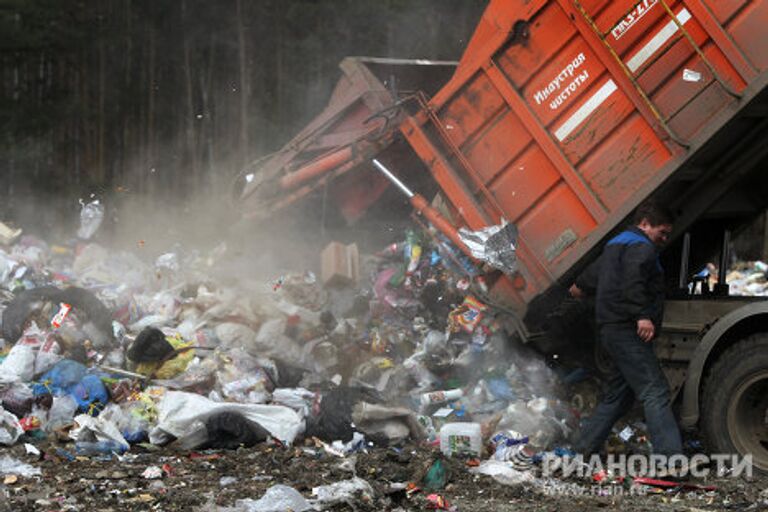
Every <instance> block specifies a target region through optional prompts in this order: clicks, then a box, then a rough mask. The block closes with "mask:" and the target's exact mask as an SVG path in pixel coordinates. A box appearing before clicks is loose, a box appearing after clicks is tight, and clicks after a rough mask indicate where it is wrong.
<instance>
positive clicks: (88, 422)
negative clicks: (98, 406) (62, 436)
mask: <svg viewBox="0 0 768 512" xmlns="http://www.w3.org/2000/svg"><path fill="white" fill-rule="evenodd" d="M69 437H70V438H71V439H73V440H75V441H86V442H89V441H115V442H116V443H120V444H121V445H123V446H125V447H126V449H127V448H129V447H130V446H129V444H128V441H126V440H125V438H124V437H123V434H121V433H120V430H119V429H118V428H117V425H115V424H114V423H113V422H112V421H109V420H108V419H105V418H102V417H101V416H99V417H98V418H94V417H93V416H88V415H87V414H80V415H78V416H76V417H75V428H73V429H72V430H70V431H69Z"/></svg>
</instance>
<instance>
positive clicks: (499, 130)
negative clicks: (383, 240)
mask: <svg viewBox="0 0 768 512" xmlns="http://www.w3.org/2000/svg"><path fill="white" fill-rule="evenodd" d="M766 27H768V0H676V1H673V0H639V1H638V0H492V1H491V2H490V3H489V5H488V7H487V9H486V11H485V13H484V14H483V16H482V19H481V20H480V21H479V23H478V26H477V28H476V31H475V34H474V35H473V37H472V39H471V40H470V42H469V44H468V46H467V48H466V50H465V53H464V55H463V56H462V58H461V60H460V62H459V63H458V64H457V65H455V67H454V64H452V63H429V62H422V61H398V60H391V59H389V60H388V59H347V60H345V62H344V63H343V66H342V69H343V71H344V77H343V78H342V80H341V81H340V82H339V85H338V86H337V88H336V90H335V92H334V96H333V97H332V99H331V101H330V102H329V105H328V107H327V108H326V110H325V111H324V112H322V113H321V114H320V115H319V116H318V118H316V119H315V120H314V121H313V122H312V123H311V124H310V125H309V126H308V127H307V129H305V130H304V131H302V133H301V134H299V136H297V137H296V138H295V139H294V140H292V141H291V142H290V143H289V144H287V145H286V146H285V147H284V148H283V150H281V151H280V152H278V153H277V154H275V155H273V156H272V157H271V158H269V159H267V160H265V161H262V162H259V163H258V165H257V166H256V167H254V168H253V169H252V170H251V171H249V176H250V178H249V179H248V181H249V183H248V185H247V186H246V188H245V190H244V193H243V206H244V208H245V212H246V215H247V216H254V217H256V216H259V215H263V214H264V212H270V213H272V212H274V211H276V210H277V209H279V208H280V207H284V206H286V205H289V204H291V203H293V202H295V201H297V200H298V199H300V198H304V197H308V196H310V195H311V194H313V193H314V192H315V191H317V190H318V189H320V188H326V187H328V185H331V186H330V187H328V190H330V191H331V192H330V193H331V194H334V196H333V199H332V201H333V204H334V205H336V206H337V207H338V208H339V210H340V211H341V212H342V214H343V215H344V216H345V217H346V218H347V219H349V220H355V219H357V218H359V217H361V216H363V215H364V213H365V211H366V209H367V208H369V207H370V206H371V205H372V204H374V203H375V202H376V201H377V200H378V199H379V198H380V197H381V196H382V194H384V193H385V191H386V190H387V188H388V187H390V184H389V182H388V181H387V179H386V178H384V177H383V176H382V175H381V174H379V173H378V172H377V171H376V170H375V169H374V168H373V166H372V165H371V163H370V162H371V159H372V158H373V157H376V158H377V159H378V160H379V161H381V162H382V163H384V164H385V165H387V166H388V167H389V168H390V169H392V170H393V172H394V173H395V174H397V177H398V178H399V179H400V180H401V181H402V182H404V183H406V184H412V185H413V187H414V188H416V189H417V190H416V191H417V192H418V191H419V187H424V188H426V189H429V190H430V191H431V190H438V192H439V194H440V196H441V197H442V199H443V205H444V207H443V209H442V212H443V215H444V217H446V218H447V219H448V222H447V223H445V224H446V225H447V227H446V226H445V225H443V226H439V227H442V229H444V230H446V231H448V233H446V234H448V235H451V233H450V231H451V230H452V229H458V228H459V227H468V228H470V229H472V230H476V229H480V228H483V227H487V226H490V225H496V224H499V223H500V222H501V221H502V219H504V220H506V221H508V222H509V223H511V224H513V225H514V226H516V228H517V230H518V238H517V242H516V254H517V260H518V267H517V268H518V270H517V272H515V273H514V274H511V275H503V276H501V277H500V278H499V279H497V280H496V281H495V285H494V286H493V288H492V290H491V297H490V298H491V299H493V300H494V301H496V302H499V303H504V304H506V305H507V306H508V310H509V311H510V312H511V316H513V317H514V318H515V322H514V324H515V325H516V326H517V328H516V330H517V333H516V334H517V336H518V337H519V338H520V339H521V340H522V341H529V342H534V344H536V343H538V344H539V345H540V346H542V347H544V349H545V351H546V350H548V349H551V348H552V347H554V346H556V345H555V344H553V342H554V341H562V340H563V339H566V340H567V339H568V337H569V336H568V335H569V333H570V334H572V333H573V330H572V329H569V328H568V326H567V325H564V324H563V322H566V324H567V319H568V318H572V317H573V314H569V311H568V309H569V308H572V307H575V306H574V305H573V304H572V303H571V302H570V301H569V300H568V299H566V298H565V294H564V291H563V290H564V287H566V286H567V285H568V284H569V283H570V282H571V281H572V279H573V278H574V277H575V275H576V274H577V272H579V271H580V270H581V269H583V268H584V266H585V265H586V264H588V263H589V262H590V261H591V260H592V259H593V258H594V257H595V256H596V254H597V253H599V251H600V249H601V246H602V242H604V241H605V240H606V238H607V237H608V236H610V235H611V233H612V232H615V231H616V230H617V229H619V228H620V227H621V226H622V225H623V223H624V222H625V221H626V219H627V217H628V215H629V214H630V213H631V212H632V210H633V209H634V208H636V207H637V205H638V204H639V203H641V202H642V201H644V200H646V199H648V198H654V199H656V200H660V201H663V202H665V203H666V204H668V205H669V206H670V207H671V208H672V209H673V210H674V211H676V213H677V214H678V221H677V223H676V231H675V236H674V239H675V240H674V243H673V244H672V245H671V246H670V248H669V249H668V250H667V251H665V255H664V260H665V262H666V267H667V271H668V274H670V275H671V276H673V277H674V282H671V284H670V293H669V297H670V298H669V300H668V301H667V307H666V313H665V322H664V332H663V333H662V336H661V338H660V339H659V340H658V343H657V351H658V353H659V356H660V358H661V359H662V360H663V361H664V366H665V370H666V371H667V375H668V378H669V381H670V385H671V386H672V389H673V391H674V393H675V394H676V395H678V396H679V404H680V406H681V410H680V414H681V422H682V423H683V425H684V426H694V425H697V424H698V425H699V426H700V427H702V429H703V431H704V433H705V434H706V437H707V440H708V442H709V443H710V446H711V447H712V449H714V450H717V451H721V452H739V453H743V454H746V453H751V454H752V455H753V457H754V462H755V464H757V466H758V467H760V468H762V469H764V470H768V425H766V421H765V418H766V412H767V411H768V398H766V397H768V301H763V300H760V299H755V298H745V297H732V296H731V295H730V294H729V293H728V287H727V284H726V283H725V273H724V270H725V268H726V267H727V264H728V258H727V253H728V248H729V242H728V241H729V237H730V233H731V232H733V231H734V230H739V229H740V228H741V227H742V226H744V225H745V224H746V223H747V221H748V220H750V219H751V218H754V216H756V215H757V214H759V213H760V212H762V211H764V210H765V208H766V206H768V89H766V83H768V30H767V29H766ZM449 77H450V78H449ZM425 179H426V181H425ZM424 183H428V186H425V185H424ZM717 255H720V258H721V265H720V268H721V276H720V280H719V285H718V286H717V287H716V288H715V289H714V290H712V291H711V292H710V293H702V294H696V295H693V294H691V293H689V292H688V290H689V289H690V287H689V284H690V282H691V279H692V272H691V271H690V270H689V269H690V268H696V269H698V265H699V264H701V263H704V262H706V261H708V259H711V258H713V257H717ZM670 262H672V265H670V264H669V263H670ZM671 270H674V272H671ZM678 270H679V272H678ZM555 338H557V339H555ZM569 343H571V341H569ZM573 343H576V342H573Z"/></svg>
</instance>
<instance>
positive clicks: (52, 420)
mask: <svg viewBox="0 0 768 512" xmlns="http://www.w3.org/2000/svg"><path fill="white" fill-rule="evenodd" d="M75 412H77V402H75V399H74V398H72V397H71V396H70V395H62V396H57V397H54V398H53V405H51V410H50V411H48V423H46V425H45V429H46V430H47V431H48V432H53V431H54V430H57V429H60V428H61V427H65V426H67V425H71V424H72V422H73V421H74V417H75Z"/></svg>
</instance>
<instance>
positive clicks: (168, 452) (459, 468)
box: [0, 444, 768, 512]
mask: <svg viewBox="0 0 768 512" xmlns="http://www.w3.org/2000/svg"><path fill="white" fill-rule="evenodd" d="M39 447H40V449H41V450H42V451H43V454H41V455H40V456H39V457H38V456H33V455H28V454H26V453H25V449H24V446H23V444H21V445H19V446H15V447H13V448H8V449H3V450H0V457H2V456H4V455H10V456H13V457H15V458H18V459H20V460H22V461H25V462H27V463H30V464H32V465H33V466H36V467H39V468H40V469H41V470H42V476H41V477H32V478H21V477H19V478H18V479H14V477H8V476H6V477H5V483H4V484H2V485H1V486H0V491H1V492H0V511H2V512H5V511H20V512H21V511H33V510H34V511H49V510H50V511H54V510H78V511H94V510H100V511H139V510H141V511H144V510H153V511H181V510H201V511H206V510H210V511H215V510H217V508H218V507H232V506H234V505H235V502H236V500H238V499H243V498H251V499H258V498H260V497H261V496H262V495H263V494H264V492H265V491H266V489H268V488H269V487H271V486H272V485H274V484H278V483H281V484H285V485H289V486H291V487H293V488H295V489H296V490H298V491H299V492H301V493H302V494H303V495H304V496H305V497H306V498H308V499H309V498H311V495H312V488H313V487H315V486H319V485H325V484H331V483H334V482H338V481H341V480H345V479H348V478H351V477H352V476H353V473H352V472H351V469H352V467H354V471H355V473H356V474H357V476H359V477H361V478H363V479H365V480H367V481H368V482H369V483H370V485H371V486H372V487H373V489H374V491H375V495H374V498H373V500H372V501H365V500H354V501H353V502H350V503H342V504H338V505H336V506H334V507H332V508H330V509H329V510H337V511H379V510H408V511H410V510H428V509H429V503H428V502H427V499H426V496H427V495H428V494H430V493H431V492H434V491H429V492H427V491H421V492H415V493H412V494H410V495H408V494H407V493H406V491H405V490H402V489H401V490H393V489H392V488H391V484H392V483H407V482H420V481H421V478H422V476H423V475H424V474H425V473H426V471H427V469H428V468H429V466H430V465H431V464H432V462H433V461H434V460H435V458H436V457H437V456H438V452H437V451H436V450H435V449H432V448H427V447H423V446H422V447H417V446H409V447H405V448H402V449H392V448H390V449H383V448H376V449H372V450H371V451H369V452H368V453H362V452H361V453H358V454H356V455H354V456H351V457H347V458H346V459H343V458H339V457H337V456H333V455H329V454H327V453H325V452H324V451H323V450H322V449H317V448H315V447H314V446H310V447H306V446H300V447H293V448H284V447H279V446H266V445H264V446H258V447H255V448H250V449H245V448H241V449H239V450H237V451H205V452H188V451H185V452H182V451H174V450H172V449H169V448H165V449H162V450H158V451H152V452H146V451H145V452H142V451H141V449H137V448H136V447H135V448H134V449H133V450H132V452H131V453H129V454H126V455H124V456H123V457H122V460H118V459H116V458H113V459H112V460H99V459H98V458H85V457H81V458H76V459H75V460H67V457H66V455H69V454H71V451H70V452H68V453H67V454H65V453H64V452H62V451H60V450H61V449H67V448H71V446H69V447H67V446H66V445H62V446H53V445H41V446H39ZM57 453H58V455H57ZM445 462H446V465H447V468H448V479H447V485H446V487H445V488H444V489H442V490H440V491H437V492H438V493H439V494H440V495H442V496H443V497H444V498H446V499H447V500H448V502H449V503H450V504H451V505H452V506H454V507H456V510H459V511H471V512H490V511H507V510H508V511H513V510H514V511H533V510H553V511H554V510H566V511H570V510H573V511H575V510H591V509H601V510H621V511H624V512H626V511H646V510H648V511H651V510H654V511H655V510H665V511H701V510H768V496H766V493H765V492H764V490H765V489H766V488H768V478H766V477H763V476H756V477H754V478H753V479H752V480H749V481H747V480H745V479H743V478H739V479H722V478H721V479H717V480H712V481H707V482H695V483H699V484H702V483H705V484H707V485H715V486H717V491H714V492H706V491H690V490H683V489H676V490H668V491H665V492H650V493H648V494H646V495H630V494H629V490H628V489H624V488H621V487H619V486H616V487H602V488H599V487H598V486H596V485H593V484H592V483H591V482H586V481H571V482H559V483H560V484H571V485H570V486H563V487H557V488H556V487H549V489H546V488H543V487H542V486H508V485H503V484H501V483H498V482H496V481H495V480H493V479H492V478H491V477H488V476H482V475H473V474H471V473H469V472H468V466H467V461H466V460H459V459H448V460H446V461H445ZM153 465H154V466H159V467H161V468H163V476H162V478H159V479H154V480H148V479H145V478H144V477H143V476H142V473H143V472H144V471H145V469H146V468H147V467H148V466H153ZM222 477H234V478H236V481H234V482H229V483H228V482H226V481H225V482H222V481H221V479H222ZM14 480H15V481H14ZM229 480H230V481H231V480H232V479H231V478H230V479H229ZM691 482H693V481H691ZM222 484H225V485H222ZM547 490H549V491H550V493H549V494H548V493H547ZM597 492H602V493H610V492H612V493H613V494H614V495H613V496H598V495H595V493H597ZM620 492H623V493H624V495H623V496H622V495H619V493H620ZM761 492H763V495H762V497H761ZM580 493H586V495H577V494H580Z"/></svg>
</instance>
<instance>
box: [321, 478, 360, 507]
mask: <svg viewBox="0 0 768 512" xmlns="http://www.w3.org/2000/svg"><path fill="white" fill-rule="evenodd" d="M312 495H313V496H317V498H315V499H314V500H313V501H314V503H315V504H316V505H320V506H321V507H322V508H325V507H328V506H331V505H334V504H336V503H344V502H349V501H353V500H360V499H362V500H364V501H368V502H370V501H371V499H372V498H373V489H372V488H371V485H370V484H369V483H368V482H366V481H365V480H363V479H362V478H359V477H355V478H352V479H351V480H342V481H341V482H336V483H333V484H330V485H322V486H320V487H315V488H313V489H312Z"/></svg>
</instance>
